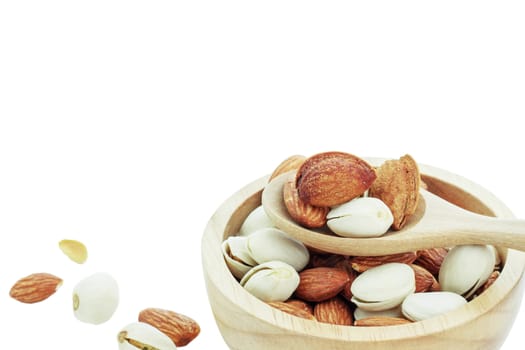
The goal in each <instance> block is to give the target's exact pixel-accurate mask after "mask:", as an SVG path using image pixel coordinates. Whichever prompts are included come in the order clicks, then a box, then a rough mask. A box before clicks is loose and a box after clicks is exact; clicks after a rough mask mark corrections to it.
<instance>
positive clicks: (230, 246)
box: [221, 236, 257, 279]
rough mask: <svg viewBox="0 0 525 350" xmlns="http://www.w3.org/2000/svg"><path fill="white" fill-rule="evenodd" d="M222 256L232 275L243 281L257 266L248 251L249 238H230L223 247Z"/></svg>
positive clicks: (223, 243)
mask: <svg viewBox="0 0 525 350" xmlns="http://www.w3.org/2000/svg"><path fill="white" fill-rule="evenodd" d="M221 249H222V255H223V256H224V260H225V261H226V265H228V267H229V269H230V271H231V273H232V274H233V275H234V276H235V277H236V278H238V279H241V278H242V277H243V276H244V274H245V273H246V272H248V271H249V270H250V269H251V268H252V267H254V266H255V265H257V262H256V261H255V260H253V258H252V257H251V256H250V252H249V250H248V237H241V236H230V237H228V239H226V240H225V241H224V242H222V245H221Z"/></svg>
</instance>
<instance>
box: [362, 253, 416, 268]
mask: <svg viewBox="0 0 525 350" xmlns="http://www.w3.org/2000/svg"><path fill="white" fill-rule="evenodd" d="M416 259H417V253H416V252H407V253H399V254H389V255H381V256H355V257H353V258H352V268H353V269H354V270H356V271H357V272H365V271H366V270H368V269H371V268H372V267H376V266H379V265H383V264H386V263H392V262H397V263H402V264H412V263H413V262H414V261H415V260H416Z"/></svg>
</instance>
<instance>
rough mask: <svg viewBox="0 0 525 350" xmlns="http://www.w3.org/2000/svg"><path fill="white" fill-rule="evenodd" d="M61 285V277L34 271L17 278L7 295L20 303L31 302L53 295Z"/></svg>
mask: <svg viewBox="0 0 525 350" xmlns="http://www.w3.org/2000/svg"><path fill="white" fill-rule="evenodd" d="M61 285H62V279H61V278H59V277H57V276H54V275H51V274H49V273H34V274H31V275H29V276H26V277H24V278H21V279H19V280H18V281H17V282H16V283H15V284H14V285H13V287H11V290H10V291H9V295H10V296H11V297H12V298H13V299H16V300H18V301H20V302H22V303H27V304H33V303H37V302H40V301H43V300H45V299H47V298H49V297H50V296H51V295H53V294H54V293H55V292H56V291H57V289H58V288H59V287H60V286H61Z"/></svg>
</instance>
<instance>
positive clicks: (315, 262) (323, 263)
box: [309, 253, 346, 267]
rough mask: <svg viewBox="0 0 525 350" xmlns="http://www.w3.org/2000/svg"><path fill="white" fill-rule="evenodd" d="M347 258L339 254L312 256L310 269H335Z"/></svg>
mask: <svg viewBox="0 0 525 350" xmlns="http://www.w3.org/2000/svg"><path fill="white" fill-rule="evenodd" d="M345 260H346V257H345V256H343V255H339V254H315V253H312V254H310V263H309V267H335V266H338V264H339V263H340V262H342V261H345Z"/></svg>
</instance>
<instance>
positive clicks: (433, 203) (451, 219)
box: [262, 174, 525, 256]
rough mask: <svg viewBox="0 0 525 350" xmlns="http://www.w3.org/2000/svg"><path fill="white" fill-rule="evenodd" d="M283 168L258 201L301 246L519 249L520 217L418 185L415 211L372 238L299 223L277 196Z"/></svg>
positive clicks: (372, 250) (371, 251)
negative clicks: (478, 208) (486, 210)
mask: <svg viewBox="0 0 525 350" xmlns="http://www.w3.org/2000/svg"><path fill="white" fill-rule="evenodd" d="M286 177H287V174H283V175H281V176H279V177H277V178H275V179H274V180H272V181H271V182H270V183H269V184H268V185H266V187H265V188H264V190H263V193H262V205H263V207H264V210H265V211H266V213H267V214H268V216H269V217H270V219H272V220H273V221H274V223H275V225H276V226H277V227H278V228H279V229H281V230H283V231H284V232H286V233H288V234H289V235H291V236H293V237H295V238H296V239H298V240H300V241H301V242H303V243H304V244H305V245H306V246H308V247H311V248H316V249H319V250H321V251H324V252H327V253H334V254H342V255H354V256H377V255H387V254H395V253H403V252H408V251H416V250H420V249H426V248H434V247H452V246H455V245H461V244H491V245H495V246H501V247H507V248H512V249H517V250H521V251H525V220H516V219H499V218H494V217H489V216H484V215H479V214H475V213H472V212H470V211H467V210H464V209H462V208H460V207H457V206H455V205H453V204H451V203H449V202H447V201H446V200H444V199H442V198H440V197H438V196H436V195H434V194H432V193H430V192H428V191H425V190H420V198H419V204H418V208H417V210H416V212H415V213H414V215H412V216H411V217H410V219H409V221H408V222H407V224H406V225H405V226H404V227H403V228H402V229H401V230H399V231H389V232H387V233H386V234H385V235H383V236H381V237H377V238H347V237H340V236H336V235H335V234H333V233H331V232H330V231H329V230H328V228H324V229H321V230H318V231H315V230H311V229H307V228H304V227H302V226H300V225H299V224H297V223H296V222H295V221H293V219H292V218H291V217H290V215H289V214H288V211H287V209H286V207H285V205H284V201H283V192H282V189H283V185H284V183H285V181H286Z"/></svg>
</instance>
